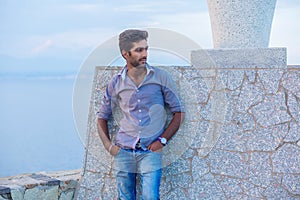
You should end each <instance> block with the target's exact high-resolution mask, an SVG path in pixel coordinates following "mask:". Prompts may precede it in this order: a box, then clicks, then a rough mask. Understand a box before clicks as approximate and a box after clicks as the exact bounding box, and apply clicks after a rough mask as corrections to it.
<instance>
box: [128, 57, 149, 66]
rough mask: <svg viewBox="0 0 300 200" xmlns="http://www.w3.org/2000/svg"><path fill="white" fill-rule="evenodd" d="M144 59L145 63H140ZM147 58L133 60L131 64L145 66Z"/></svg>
mask: <svg viewBox="0 0 300 200" xmlns="http://www.w3.org/2000/svg"><path fill="white" fill-rule="evenodd" d="M142 60H145V63H143V64H140V62H141V61H142ZM146 60H147V58H145V57H144V58H141V59H139V60H137V61H132V62H130V64H131V66H133V67H144V66H145V65H146Z"/></svg>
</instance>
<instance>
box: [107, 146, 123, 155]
mask: <svg viewBox="0 0 300 200" xmlns="http://www.w3.org/2000/svg"><path fill="white" fill-rule="evenodd" d="M120 149H121V148H120V147H119V146H117V145H113V144H112V145H111V146H110V147H109V149H108V152H109V153H110V155H112V156H115V155H117V154H118V153H119V151H120Z"/></svg>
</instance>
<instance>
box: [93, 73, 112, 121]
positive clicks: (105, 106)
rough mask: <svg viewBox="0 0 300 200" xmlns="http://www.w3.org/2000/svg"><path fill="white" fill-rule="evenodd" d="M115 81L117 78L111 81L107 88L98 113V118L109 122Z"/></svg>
mask: <svg viewBox="0 0 300 200" xmlns="http://www.w3.org/2000/svg"><path fill="white" fill-rule="evenodd" d="M114 81H115V77H114V78H113V79H112V80H111V81H109V82H108V84H107V86H106V89H105V93H104V96H103V98H102V101H101V105H100V108H99V110H98V112H97V115H98V118H101V119H105V120H109V119H110V118H111V115H112V98H113V97H112V96H113V90H114Z"/></svg>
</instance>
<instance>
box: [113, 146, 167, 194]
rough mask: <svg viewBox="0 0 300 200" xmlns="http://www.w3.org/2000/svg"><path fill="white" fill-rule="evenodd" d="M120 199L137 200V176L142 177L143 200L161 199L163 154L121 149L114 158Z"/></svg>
mask: <svg viewBox="0 0 300 200" xmlns="http://www.w3.org/2000/svg"><path fill="white" fill-rule="evenodd" d="M114 166H115V170H116V181H117V186H118V196H119V197H118V199H120V200H135V199H136V176H137V175H139V176H140V182H141V187H142V199H143V200H157V199H159V186H160V179H161V174H162V170H161V166H162V153H161V152H151V151H150V150H142V149H139V150H132V149H120V151H119V153H118V154H117V155H116V156H115V158H114Z"/></svg>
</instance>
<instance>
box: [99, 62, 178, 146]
mask: <svg viewBox="0 0 300 200" xmlns="http://www.w3.org/2000/svg"><path fill="white" fill-rule="evenodd" d="M146 68H147V74H146V76H145V78H144V80H143V82H142V83H141V84H140V85H139V86H136V85H135V84H134V83H133V81H132V80H131V79H130V78H129V77H128V76H127V75H126V72H127V67H126V66H125V67H124V68H123V69H122V71H121V72H120V73H118V74H117V75H115V76H114V77H113V78H112V79H111V80H110V81H109V82H108V84H107V87H106V91H105V94H104V98H103V100H102V104H101V107H100V110H99V112H98V117H99V118H102V119H105V120H109V119H110V118H111V117H112V116H113V117H114V120H116V121H117V123H118V124H119V131H118V133H117V134H116V138H115V143H116V145H118V146H121V147H123V148H131V149H134V148H135V145H136V143H137V142H138V141H139V140H140V142H141V147H142V148H143V149H146V148H147V147H148V146H149V145H150V144H151V143H152V142H154V141H155V140H156V139H157V138H158V137H159V136H160V135H161V134H162V133H163V131H164V128H165V125H166V112H165V105H167V106H168V107H169V108H170V111H171V112H172V113H175V112H184V107H183V105H182V104H181V102H180V100H179V98H178V94H177V90H176V85H175V83H174V81H173V79H172V78H171V76H170V74H169V73H168V72H167V71H165V70H162V69H159V68H156V67H152V66H149V65H148V64H147V65H146Z"/></svg>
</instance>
